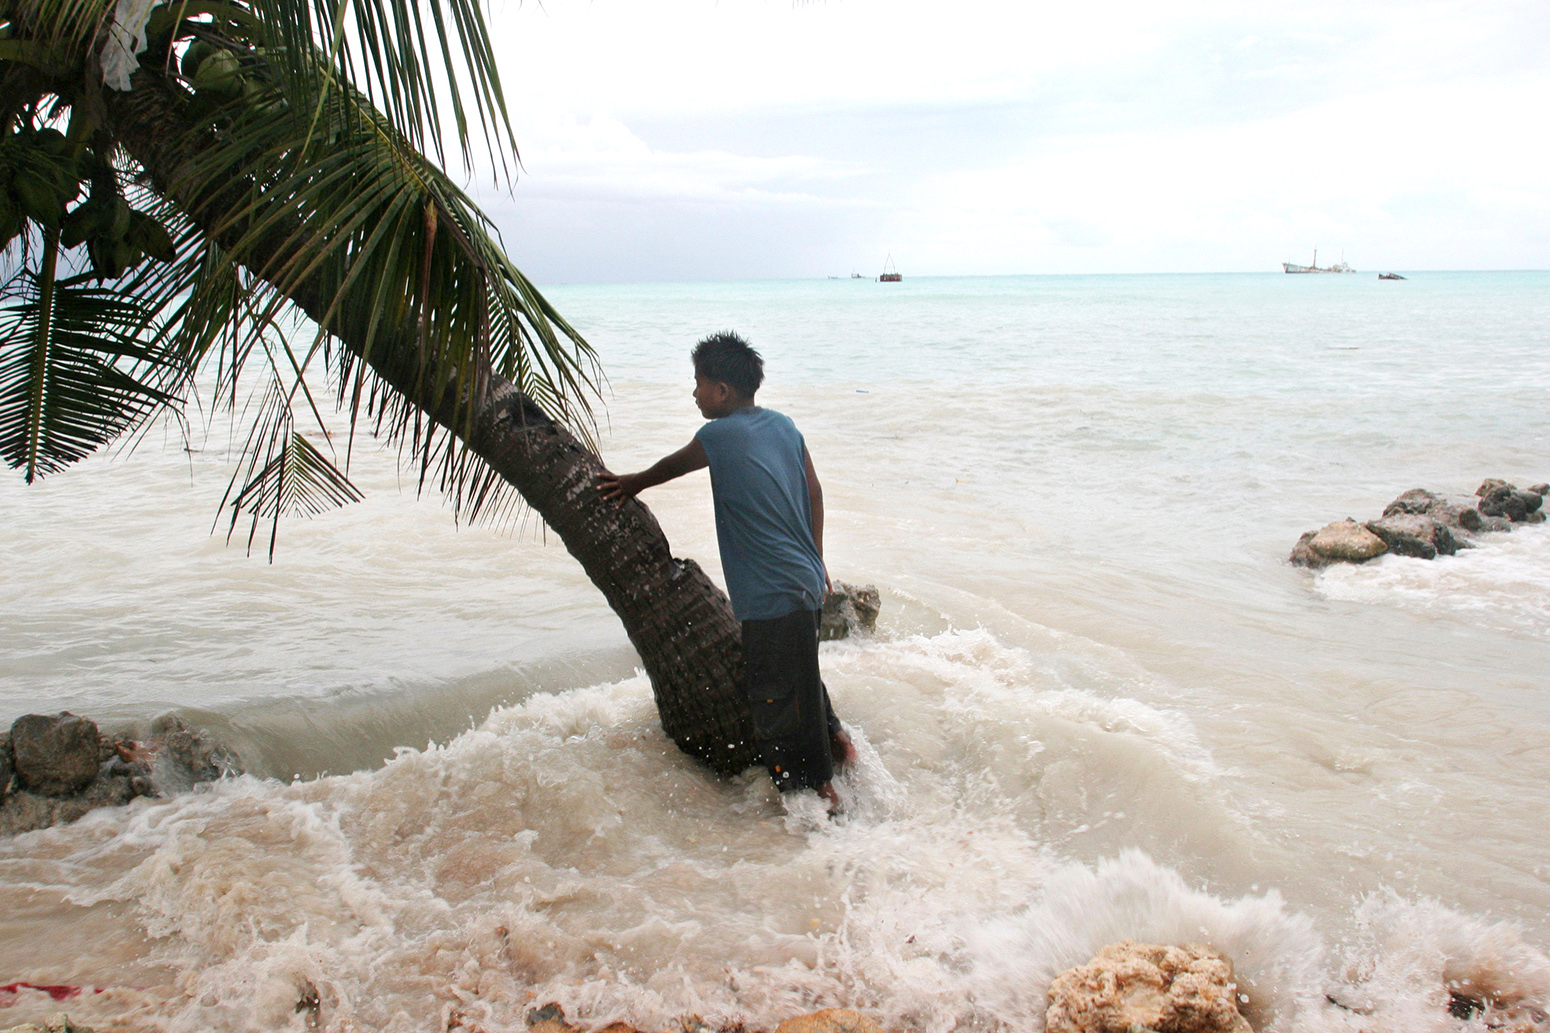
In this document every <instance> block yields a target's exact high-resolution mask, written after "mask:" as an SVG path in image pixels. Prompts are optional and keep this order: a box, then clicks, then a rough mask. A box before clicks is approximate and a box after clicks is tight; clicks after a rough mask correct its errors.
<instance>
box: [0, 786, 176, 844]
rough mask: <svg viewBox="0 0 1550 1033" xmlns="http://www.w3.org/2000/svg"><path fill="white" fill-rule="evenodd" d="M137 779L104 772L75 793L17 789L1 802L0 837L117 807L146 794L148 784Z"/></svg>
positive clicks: (61, 822)
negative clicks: (49, 794)
mask: <svg viewBox="0 0 1550 1033" xmlns="http://www.w3.org/2000/svg"><path fill="white" fill-rule="evenodd" d="M135 783H136V780H134V779H130V778H125V777H124V776H122V775H106V774H105V775H102V776H100V777H99V778H96V779H94V780H93V781H92V783H91V785H89V786H87V787H86V790H85V791H84V792H80V793H76V794H74V795H72V796H44V795H42V794H40V793H34V792H30V791H28V790H25V789H23V790H18V791H17V792H14V793H12V794H11V795H10V797H9V798H7V800H6V801H5V803H4V804H0V836H15V835H19V834H20V833H23V832H31V831H33V830H34V829H42V828H47V827H48V826H50V825H65V824H68V823H69V822H72V821H75V820H76V819H77V818H79V817H80V816H81V815H83V814H85V813H86V812H87V811H90V810H92V809H94V808H97V807H118V806H121V805H123V804H126V803H128V802H129V801H130V800H133V799H134V798H135V797H136V796H145V795H148V794H147V793H145V792H143V791H142V789H148V788H149V783H143V784H142V785H138V786H137V785H136V784H135Z"/></svg>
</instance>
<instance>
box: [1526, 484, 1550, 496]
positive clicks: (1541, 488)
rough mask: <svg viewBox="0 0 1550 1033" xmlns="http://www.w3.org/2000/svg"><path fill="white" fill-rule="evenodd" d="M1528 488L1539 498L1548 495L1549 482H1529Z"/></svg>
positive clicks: (1549, 489) (1549, 491)
mask: <svg viewBox="0 0 1550 1033" xmlns="http://www.w3.org/2000/svg"><path fill="white" fill-rule="evenodd" d="M1528 490H1529V491H1531V492H1533V493H1534V494H1535V495H1538V496H1539V497H1540V498H1544V497H1545V496H1546V495H1550V484H1530V485H1529V486H1528Z"/></svg>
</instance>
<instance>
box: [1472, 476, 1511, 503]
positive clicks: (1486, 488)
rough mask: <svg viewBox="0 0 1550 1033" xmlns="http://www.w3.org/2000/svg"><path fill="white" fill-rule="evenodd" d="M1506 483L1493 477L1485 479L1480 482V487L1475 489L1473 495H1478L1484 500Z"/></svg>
mask: <svg viewBox="0 0 1550 1033" xmlns="http://www.w3.org/2000/svg"><path fill="white" fill-rule="evenodd" d="M1506 483H1507V482H1506V481H1503V480H1499V479H1498V478H1495V477H1487V478H1486V479H1485V480H1483V481H1481V482H1480V487H1478V488H1476V489H1475V494H1476V495H1479V496H1480V497H1481V498H1485V497H1486V496H1487V495H1489V494H1490V493H1491V492H1493V491H1495V490H1496V489H1497V488H1500V487H1502V486H1503V485H1505V484H1506Z"/></svg>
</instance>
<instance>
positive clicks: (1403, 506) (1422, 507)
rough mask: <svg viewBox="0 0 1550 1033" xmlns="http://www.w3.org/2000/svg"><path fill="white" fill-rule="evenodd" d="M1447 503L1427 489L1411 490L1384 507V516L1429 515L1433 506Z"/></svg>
mask: <svg viewBox="0 0 1550 1033" xmlns="http://www.w3.org/2000/svg"><path fill="white" fill-rule="evenodd" d="M1444 501H1446V500H1445V499H1443V497H1442V496H1441V495H1438V494H1437V493H1436V492H1434V491H1427V490H1426V489H1425V488H1411V489H1410V490H1409V491H1407V492H1405V493H1404V494H1403V495H1401V496H1399V498H1397V499H1395V500H1394V501H1393V502H1390V503H1389V504H1388V505H1387V506H1384V507H1383V515H1384V516H1386V517H1391V516H1393V515H1394V514H1396V513H1429V512H1431V510H1432V507H1433V506H1436V505H1438V504H1440V503H1442V502H1444Z"/></svg>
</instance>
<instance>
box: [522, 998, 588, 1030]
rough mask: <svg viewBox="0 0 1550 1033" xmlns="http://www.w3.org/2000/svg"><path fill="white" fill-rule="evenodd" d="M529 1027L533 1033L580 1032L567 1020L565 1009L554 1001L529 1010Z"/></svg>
mask: <svg viewBox="0 0 1550 1033" xmlns="http://www.w3.org/2000/svg"><path fill="white" fill-rule="evenodd" d="M527 1028H528V1029H529V1030H530V1031H531V1033H579V1031H578V1030H577V1029H576V1027H575V1026H572V1025H571V1024H570V1023H568V1022H566V1021H565V1010H564V1009H563V1008H561V1007H560V1006H559V1005H558V1004H555V1003H553V1002H550V1003H549V1004H546V1005H544V1006H543V1007H542V1008H534V1009H533V1010H532V1011H530V1012H528V1013H527Z"/></svg>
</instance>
